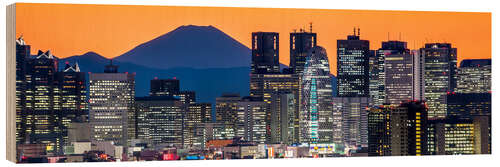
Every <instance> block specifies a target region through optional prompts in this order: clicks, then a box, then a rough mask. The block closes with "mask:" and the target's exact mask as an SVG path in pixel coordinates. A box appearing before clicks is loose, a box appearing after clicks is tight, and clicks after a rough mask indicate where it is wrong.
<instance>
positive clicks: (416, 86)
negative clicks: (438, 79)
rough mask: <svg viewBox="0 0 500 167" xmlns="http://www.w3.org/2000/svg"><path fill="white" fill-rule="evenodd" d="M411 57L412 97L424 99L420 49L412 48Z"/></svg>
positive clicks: (422, 63) (423, 61)
mask: <svg viewBox="0 0 500 167" xmlns="http://www.w3.org/2000/svg"><path fill="white" fill-rule="evenodd" d="M411 55H412V57H413V99H414V100H425V98H424V97H425V96H424V92H425V86H424V63H425V60H424V56H423V55H422V54H421V53H420V50H412V51H411Z"/></svg>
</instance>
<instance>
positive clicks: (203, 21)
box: [16, 3, 491, 74]
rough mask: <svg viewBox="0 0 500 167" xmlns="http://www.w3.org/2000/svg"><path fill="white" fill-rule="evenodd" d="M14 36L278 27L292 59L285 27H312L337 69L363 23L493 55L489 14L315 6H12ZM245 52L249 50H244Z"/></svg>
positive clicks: (241, 32)
mask: <svg viewBox="0 0 500 167" xmlns="http://www.w3.org/2000/svg"><path fill="white" fill-rule="evenodd" d="M16 17H17V18H16V32H17V34H16V35H17V36H20V35H21V34H22V35H23V36H24V39H25V40H26V42H27V43H28V44H29V45H31V48H32V53H33V54H35V53H36V52H37V50H39V49H40V50H47V49H50V50H51V51H52V53H54V55H56V56H58V57H61V58H63V57H68V56H73V55H79V54H83V53H86V52H88V51H94V52H96V53H99V54H101V55H102V56H104V57H108V58H112V57H116V56H119V55H121V54H123V53H125V52H127V51H128V50H130V49H132V48H134V47H135V46H137V45H139V44H141V43H144V42H147V41H149V40H151V39H153V38H155V37H157V36H160V35H162V34H165V33H167V32H169V31H172V30H174V29H175V28H177V27H179V26H181V25H189V24H192V25H212V26H215V27H217V28H218V29H220V30H222V31H224V32H225V33H227V34H228V35H230V36H231V37H233V38H235V39H236V40H238V41H240V42H241V43H243V44H244V45H246V46H247V47H248V46H251V32H255V31H272V32H279V33H280V62H281V63H283V64H287V65H288V62H289V38H290V36H289V33H290V32H292V31H293V29H297V30H298V29H300V28H306V29H309V28H308V27H309V26H308V24H309V22H312V23H313V31H314V32H316V33H318V45H320V46H323V47H325V48H326V51H327V54H328V57H329V61H330V68H331V70H332V73H333V74H336V47H337V46H336V45H337V44H336V41H337V39H344V38H346V36H347V35H348V34H352V31H353V27H354V26H356V27H360V28H361V38H362V39H366V40H370V48H371V49H377V48H379V47H380V45H381V42H382V41H387V39H388V32H389V34H390V35H389V37H390V39H391V40H398V39H399V38H400V37H399V36H400V35H399V34H400V33H401V40H403V41H407V42H408V47H409V48H410V49H415V48H420V47H421V46H423V44H424V43H425V42H450V43H452V46H453V47H456V48H457V49H458V59H459V62H460V61H461V60H462V59H468V58H469V59H470V58H491V13H465V12H409V11H373V10H318V9H314V10H312V9H276V8H274V9H273V8H228V7H224V8H217V7H169V6H121V5H70V4H27V3H18V4H17V5H16ZM249 56H250V55H249Z"/></svg>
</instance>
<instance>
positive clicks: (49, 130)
mask: <svg viewBox="0 0 500 167" xmlns="http://www.w3.org/2000/svg"><path fill="white" fill-rule="evenodd" d="M27 63H28V64H27V68H26V70H27V71H26V78H25V79H26V89H25V90H26V94H25V97H26V101H25V102H26V108H25V109H26V110H25V111H22V113H21V117H22V118H23V119H24V120H22V122H21V127H22V129H21V131H20V133H25V134H24V136H25V142H29V143H31V144H46V145H47V152H49V153H55V154H59V153H62V145H63V144H64V143H63V141H64V140H63V135H62V133H61V129H60V127H59V125H60V124H59V123H60V122H59V115H58V112H59V110H56V108H55V105H54V104H60V99H59V97H60V96H59V95H60V94H59V93H60V90H59V87H58V86H57V84H56V83H57V82H56V81H55V73H56V72H57V58H56V57H55V56H54V55H52V53H51V52H50V51H47V52H42V51H38V54H37V55H36V57H34V58H33V59H30V60H29V61H28V62H27Z"/></svg>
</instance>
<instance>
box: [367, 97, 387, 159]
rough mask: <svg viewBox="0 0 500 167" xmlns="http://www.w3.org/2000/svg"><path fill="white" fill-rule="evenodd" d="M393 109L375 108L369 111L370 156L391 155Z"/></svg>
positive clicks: (384, 106) (385, 106)
mask: <svg viewBox="0 0 500 167" xmlns="http://www.w3.org/2000/svg"><path fill="white" fill-rule="evenodd" d="M391 107H393V106H389V105H383V106H374V107H371V108H370V110H369V111H368V156H390V155H391Z"/></svg>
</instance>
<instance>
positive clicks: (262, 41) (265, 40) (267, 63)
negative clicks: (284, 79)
mask: <svg viewBox="0 0 500 167" xmlns="http://www.w3.org/2000/svg"><path fill="white" fill-rule="evenodd" d="M251 72H252V74H268V73H279V72H280V63H279V34H278V33H276V32H254V33H252V71H251Z"/></svg>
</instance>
